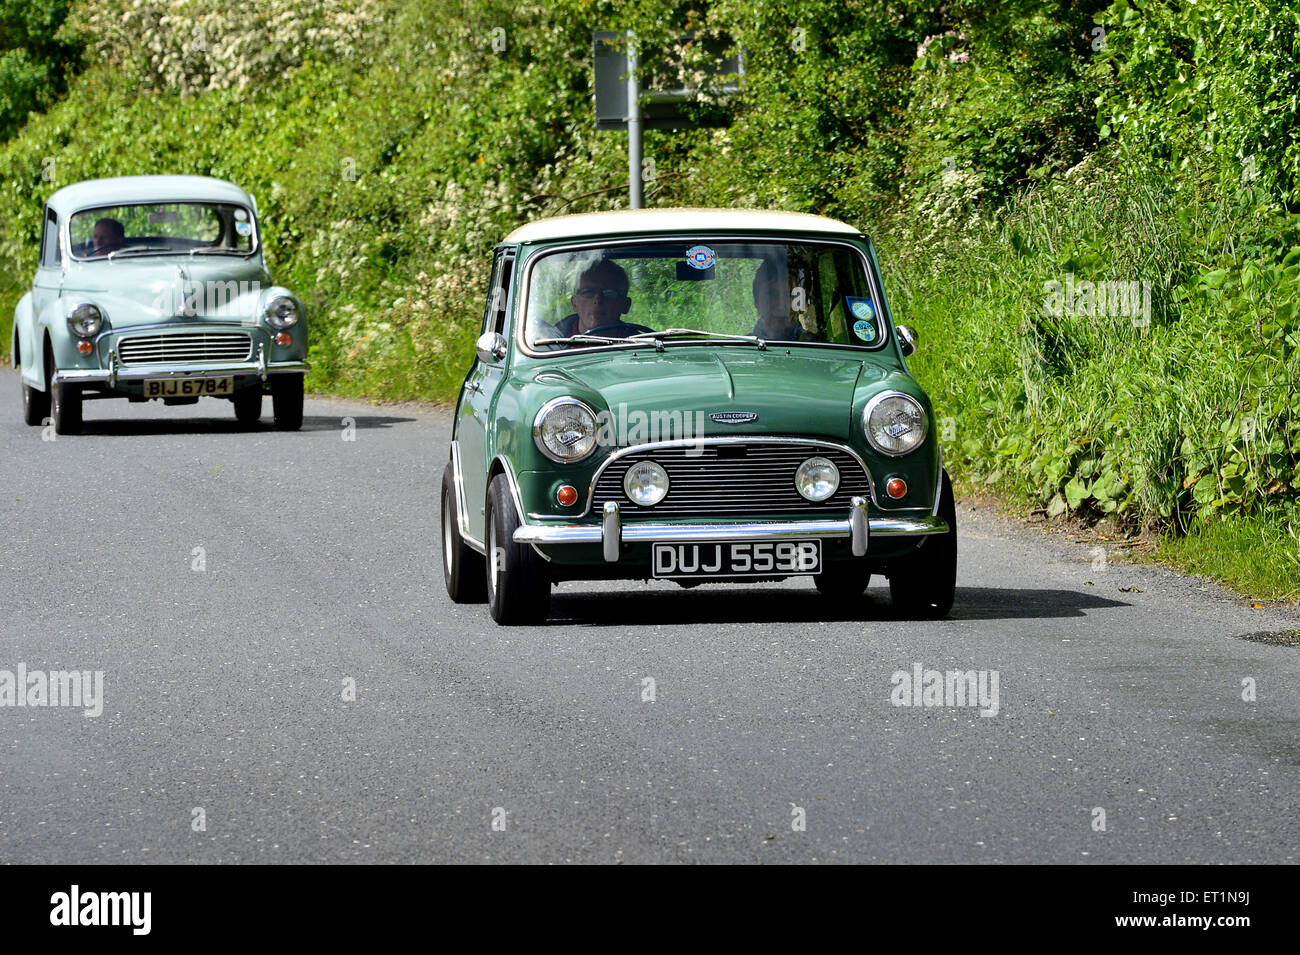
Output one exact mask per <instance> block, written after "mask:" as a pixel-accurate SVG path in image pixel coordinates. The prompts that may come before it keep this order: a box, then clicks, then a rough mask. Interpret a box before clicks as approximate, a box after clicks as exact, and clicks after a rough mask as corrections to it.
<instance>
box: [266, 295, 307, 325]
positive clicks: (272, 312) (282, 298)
mask: <svg viewBox="0 0 1300 955" xmlns="http://www.w3.org/2000/svg"><path fill="white" fill-rule="evenodd" d="M263 314H264V315H265V316H266V322H267V324H268V325H270V326H271V327H272V328H288V327H289V326H290V325H292V324H294V323H295V322H296V321H298V303H297V302H295V301H294V300H293V299H292V298H290V297H289V296H288V295H275V296H272V297H271V298H270V299H269V300H267V303H266V309H265V310H264V312H263Z"/></svg>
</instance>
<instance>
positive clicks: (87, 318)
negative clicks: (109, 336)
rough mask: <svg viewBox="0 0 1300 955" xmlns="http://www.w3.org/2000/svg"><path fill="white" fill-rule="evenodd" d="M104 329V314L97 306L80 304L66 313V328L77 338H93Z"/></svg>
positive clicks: (85, 303)
mask: <svg viewBox="0 0 1300 955" xmlns="http://www.w3.org/2000/svg"><path fill="white" fill-rule="evenodd" d="M103 327H104V313H103V312H101V311H100V310H99V306H98V305H91V304H90V303H89V302H82V303H81V304H80V305H78V306H76V307H75V308H73V309H72V311H70V312H68V328H70V329H71V330H72V334H74V335H76V336H77V337H78V338H94V337H95V336H96V335H98V334H99V330H100V329H101V328H103Z"/></svg>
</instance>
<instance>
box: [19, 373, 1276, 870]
mask: <svg viewBox="0 0 1300 955" xmlns="http://www.w3.org/2000/svg"><path fill="white" fill-rule="evenodd" d="M265 410H266V411H267V416H266V417H265V418H264V419H263V423H262V426H261V427H260V428H259V429H257V430H255V431H241V430H240V429H239V428H238V427H237V426H236V424H235V420H234V415H233V412H232V409H231V408H230V406H229V404H228V403H225V402H218V401H216V400H212V399H204V400H203V402H202V403H201V404H200V405H198V406H194V407H175V408H166V407H163V406H162V405H160V404H159V403H157V402H154V403H151V404H149V405H128V404H127V403H126V402H124V401H103V402H93V403H88V404H87V406H86V419H87V424H86V433H85V434H84V435H81V436H60V437H58V438H57V439H55V440H52V441H51V440H44V439H43V438H48V436H49V435H48V432H45V433H43V431H42V429H40V428H29V427H26V426H24V425H23V424H22V423H21V418H20V406H19V388H18V379H17V376H16V375H15V374H14V373H13V372H10V371H4V372H0V486H2V488H3V490H2V492H0V493H2V495H3V497H2V500H3V505H2V506H0V516H2V517H3V531H2V532H0V535H2V536H0V703H5V704H6V705H3V706H0V862H5V863H9V862H64V863H98V862H106V863H119V862H160V863H162V862H168V863H176V862H223V863H233V862H614V863H619V862H623V863H634V862H706V861H707V862H904V863H906V862H1078V863H1097V862H1158V863H1159V862H1168V863H1174V862H1215V863H1217V862H1222V863H1244V862H1296V861H1297V859H1298V857H1300V848H1297V844H1298V842H1300V816H1298V815H1297V813H1296V811H1295V807H1296V806H1297V805H1300V770H1298V768H1297V765H1298V764H1300V719H1298V714H1300V649H1296V648H1295V647H1294V646H1287V645H1286V643H1287V642H1288V640H1289V641H1290V642H1292V643H1294V642H1295V641H1294V639H1293V635H1292V636H1291V637H1289V636H1288V633H1289V632H1290V631H1294V630H1297V629H1300V617H1297V615H1296V614H1294V613H1291V612H1287V611H1284V610H1268V609H1252V608H1251V607H1250V605H1249V603H1248V602H1245V601H1242V600H1239V599H1236V598H1233V597H1231V596H1229V595H1227V594H1225V593H1224V592H1223V591H1221V590H1219V589H1218V588H1216V587H1214V586H1212V585H1208V584H1205V583H1204V582H1201V581H1197V580H1194V579H1190V578H1185V577H1180V576H1177V575H1175V574H1172V573H1170V572H1168V571H1165V570H1163V569H1159V568H1152V567H1139V566H1134V565H1126V564H1121V563H1117V562H1115V561H1113V560H1109V559H1108V560H1107V562H1106V564H1105V566H1104V567H1103V566H1100V561H1099V560H1098V558H1099V556H1101V555H1099V554H1098V553H1097V552H1094V551H1091V550H1090V548H1089V547H1088V546H1086V545H1079V544H1075V543H1073V542H1070V541H1068V540H1064V539H1062V538H1060V537H1058V536H1051V535H1045V534H1043V533H1041V532H1039V531H1035V530H1032V529H1027V528H1024V527H1022V526H1020V525H1018V524H1016V523H1014V522H1011V521H1008V520H1005V519H1003V518H999V517H997V516H996V515H994V514H992V513H989V512H987V511H982V510H976V509H973V508H971V507H970V506H969V505H968V504H964V503H959V505H958V513H959V520H960V522H961V538H960V570H959V577H958V590H957V602H956V606H955V607H954V609H953V612H952V615H951V617H950V619H947V620H943V621H937V622H921V623H917V622H908V621H902V620H898V619H894V618H893V616H892V614H891V611H890V608H889V600H888V590H887V588H886V587H885V586H884V581H883V580H880V579H879V578H877V579H876V580H874V581H873V584H872V587H871V589H870V590H869V591H868V595H867V598H866V601H865V603H864V605H863V607H862V610H861V613H857V614H851V613H844V612H839V613H837V612H834V611H827V609H826V608H825V607H824V605H823V602H822V601H821V599H820V598H819V595H818V594H817V592H816V591H815V590H814V589H813V587H812V584H811V582H810V581H807V580H794V581H788V582H786V583H784V584H779V585H773V584H768V585H758V586H754V587H740V586H732V585H726V586H712V587H709V586H706V587H699V588H695V589H692V590H689V591H688V590H684V589H681V588H679V587H677V586H676V585H674V584H671V583H656V584H643V583H632V584H623V583H594V584H578V583H568V584H564V585H562V586H561V587H560V588H558V590H557V592H556V597H555V600H554V605H553V611H554V612H553V618H552V620H551V622H550V623H549V624H548V625H547V626H543V627H537V628H519V629H511V628H500V627H497V626H496V625H495V624H493V623H492V621H491V619H490V618H489V617H488V614H487V611H486V609H485V608H484V607H481V606H454V605H452V604H451V603H450V602H449V601H448V600H447V597H446V593H445V591H444V588H443V582H442V572H441V566H440V552H439V543H438V541H439V533H438V513H439V509H438V490H439V480H440V476H441V472H442V467H443V464H444V462H445V461H446V459H447V444H448V437H449V431H450V416H449V414H447V413H446V412H445V411H439V410H437V409H427V408H420V409H416V410H409V409H406V408H404V407H400V408H397V409H394V408H382V407H370V406H367V405H364V404H361V403H349V402H342V401H336V400H309V401H308V402H307V409H306V419H305V424H304V427H303V430H302V431H301V432H298V433H284V434H282V433H277V432H275V431H274V430H272V429H271V427H270V423H269V411H270V408H269V400H268V401H267V403H266V408H265ZM1259 634H1263V636H1256V637H1255V638H1254V639H1246V638H1245V637H1246V635H1259ZM20 666H21V667H22V668H23V669H24V670H25V671H26V673H27V674H28V680H30V679H31V674H32V673H34V672H37V671H40V672H43V673H47V674H48V673H49V672H50V671H71V670H78V671H90V672H91V674H92V676H91V677H90V679H89V680H88V681H87V689H88V690H90V689H91V688H92V687H93V680H94V677H93V673H94V671H102V674H103V684H102V699H99V700H98V701H91V702H92V704H94V705H97V706H100V707H102V712H101V713H100V715H98V716H87V715H86V712H87V710H88V709H92V710H93V708H94V705H92V706H89V707H88V706H86V705H85V704H86V703H87V700H86V699H83V700H81V701H80V702H81V703H82V704H83V705H82V706H80V707H77V706H57V707H56V706H50V705H45V706H41V705H29V706H22V707H19V706H17V705H14V704H15V703H16V700H17V696H18V695H20V694H18V693H17V692H16V691H15V688H14V681H17V679H18V676H17V674H18V670H19V667H20ZM915 670H919V673H917V674H916V675H915V676H914V671H915ZM927 670H938V671H949V670H960V671H963V672H964V671H975V675H976V678H977V680H982V681H983V686H984V688H985V690H986V695H985V703H984V704H983V705H981V704H980V701H978V700H975V701H973V702H974V703H975V704H976V705H974V706H971V705H962V704H965V703H969V702H971V701H963V700H961V699H959V698H957V697H956V696H955V695H954V697H953V699H952V701H951V703H952V705H946V704H947V703H948V702H949V701H948V700H947V699H943V698H942V697H940V699H939V700H938V701H937V702H938V703H939V704H940V705H929V706H927V705H924V704H925V702H926V696H925V693H924V691H923V692H922V694H920V699H919V702H920V703H921V704H922V705H898V704H902V703H909V702H911V703H916V702H918V700H916V699H915V698H912V690H913V689H914V686H915V685H919V684H923V683H924V682H925V681H926V679H927V677H926V674H925V671H927ZM3 671H8V672H9V673H11V674H13V676H11V677H10V681H11V682H10V690H11V692H10V695H9V697H8V698H7V700H6V698H5V696H4V679H5V677H4V672H3ZM941 676H942V673H941ZM995 676H996V679H997V684H996V690H997V693H996V701H995V702H993V697H992V693H993V689H994V684H993V682H992V681H993V679H994V677H995ZM29 685H30V684H29ZM353 687H355V691H353V689H352V688H353ZM31 699H32V698H31V697H30V696H29V697H28V698H27V700H25V702H26V701H28V700H31ZM38 701H39V700H38ZM930 702H932V703H934V702H936V700H935V699H934V697H931V698H930ZM983 713H988V714H989V715H982V714H983Z"/></svg>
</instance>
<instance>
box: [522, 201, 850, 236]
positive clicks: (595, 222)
mask: <svg viewBox="0 0 1300 955" xmlns="http://www.w3.org/2000/svg"><path fill="white" fill-rule="evenodd" d="M647 232H674V233H685V234H688V235H689V234H691V233H704V232H821V233H825V234H828V235H861V234H862V230H861V229H856V228H854V227H853V226H851V225H848V224H847V223H844V222H839V221H837V220H835V219H827V218H826V217H825V216H813V215H808V214H806V213H803V212H768V211H765V210H762V209H629V210H625V211H619V212H591V213H587V214H585V215H574V216H556V217H555V218H553V219H539V220H538V221H536V222H530V223H528V224H527V225H524V226H520V227H519V228H518V229H515V231H514V232H511V233H510V234H509V235H508V236H506V239H505V241H506V242H547V241H551V240H556V239H576V238H584V237H587V236H602V235H635V234H644V233H647Z"/></svg>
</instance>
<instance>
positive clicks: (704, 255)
mask: <svg viewBox="0 0 1300 955" xmlns="http://www.w3.org/2000/svg"><path fill="white" fill-rule="evenodd" d="M717 258H718V257H717V256H716V255H715V254H714V253H713V250H712V249H710V248H709V247H708V246H707V245H693V246H691V247H690V248H689V249H687V250H686V263H687V264H688V265H690V266H692V267H693V268H697V269H699V270H700V271H704V270H705V269H711V268H713V263H714V262H716V261H717Z"/></svg>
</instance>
